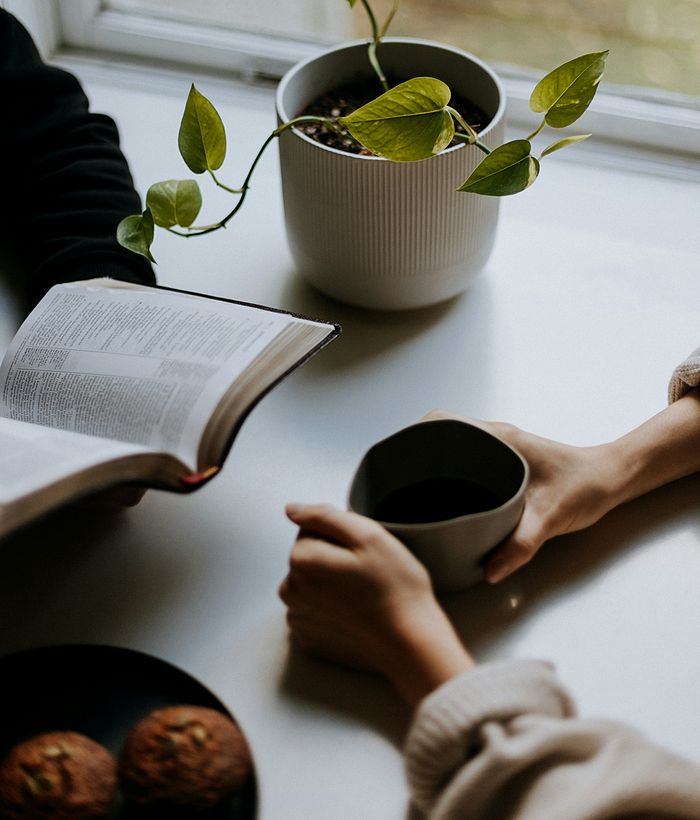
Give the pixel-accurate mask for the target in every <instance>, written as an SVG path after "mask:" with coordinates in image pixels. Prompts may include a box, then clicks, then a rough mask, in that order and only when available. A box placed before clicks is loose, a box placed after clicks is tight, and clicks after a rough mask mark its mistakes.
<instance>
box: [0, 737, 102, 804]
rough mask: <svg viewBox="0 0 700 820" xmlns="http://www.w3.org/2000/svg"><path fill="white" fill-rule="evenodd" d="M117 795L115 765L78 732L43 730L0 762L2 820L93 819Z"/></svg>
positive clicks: (91, 741)
mask: <svg viewBox="0 0 700 820" xmlns="http://www.w3.org/2000/svg"><path fill="white" fill-rule="evenodd" d="M116 793H117V764H116V761H115V759H114V758H113V757H112V755H111V754H110V753H109V752H108V751H107V749H105V748H104V746H101V745H100V744H99V743H97V742H95V741H94V740H91V739H90V738H89V737H85V735H81V734H78V733H77V732H47V733H46V734H42V735H36V736H35V737H32V738H30V739H29V740H25V741H23V742H22V743H20V744H18V745H17V746H15V747H14V748H13V749H12V750H11V751H10V753H9V754H8V755H7V757H5V759H4V760H3V761H2V764H0V817H2V818H3V820H97V818H102V817H106V816H107V815H108V814H109V811H110V808H111V806H112V804H113V802H114V799H115V797H116Z"/></svg>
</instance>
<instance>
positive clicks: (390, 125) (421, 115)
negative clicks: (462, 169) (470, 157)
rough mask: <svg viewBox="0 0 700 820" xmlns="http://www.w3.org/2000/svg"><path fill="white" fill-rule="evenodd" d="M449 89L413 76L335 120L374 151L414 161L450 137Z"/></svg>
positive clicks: (436, 149) (397, 159) (445, 143)
mask: <svg viewBox="0 0 700 820" xmlns="http://www.w3.org/2000/svg"><path fill="white" fill-rule="evenodd" d="M450 96H451V92H450V89H449V87H448V86H447V85H445V83H443V82H442V81H441V80H436V79H434V78H432V77H415V78H414V79H412V80H408V81H407V82H405V83H401V84H400V85H397V86H395V87H394V88H391V89H390V90H389V91H387V92H385V93H384V94H382V95H381V97H377V99H376V100H372V102H369V103H367V105H363V106H362V108H358V109H357V111H353V113H352V114H350V115H349V116H347V117H340V118H339V119H338V122H339V123H341V125H344V126H345V127H346V128H347V129H348V131H349V132H350V133H351V134H352V136H353V137H355V139H356V140H357V141H358V142H360V143H361V144H362V145H364V146H365V148H368V149H369V150H370V151H371V152H372V153H373V154H377V155H378V156H380V157H386V159H391V160H394V161H395V162H415V161H416V160H421V159H427V158H428V157H432V156H434V155H435V154H438V153H440V151H442V150H443V148H446V147H447V146H448V145H449V144H450V142H451V141H452V137H453V136H454V130H455V129H454V123H453V122H452V117H451V116H450V114H449V112H448V111H447V110H446V108H447V104H448V103H449V101H450Z"/></svg>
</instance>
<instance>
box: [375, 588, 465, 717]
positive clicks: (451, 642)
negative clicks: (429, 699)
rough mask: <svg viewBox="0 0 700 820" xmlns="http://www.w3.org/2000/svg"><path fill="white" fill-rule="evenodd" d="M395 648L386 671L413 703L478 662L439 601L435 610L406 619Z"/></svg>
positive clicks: (405, 699)
mask: <svg viewBox="0 0 700 820" xmlns="http://www.w3.org/2000/svg"><path fill="white" fill-rule="evenodd" d="M394 648H395V649H396V652H395V653H391V656H390V657H388V658H387V667H386V669H385V670H384V674H385V675H386V676H387V677H388V678H389V680H390V681H391V682H392V684H393V685H394V687H395V689H396V690H397V692H398V694H399V696H400V697H401V699H402V700H403V701H404V702H405V703H407V704H408V705H409V706H411V707H415V706H417V705H418V703H419V702H420V701H421V700H423V698H424V697H426V696H427V695H429V694H430V693H431V692H432V691H433V690H435V689H437V688H438V687H439V686H441V685H442V684H443V683H445V682H446V681H448V680H450V679H451V678H454V677H456V676H457V675H461V674H462V673H463V672H466V671H468V670H469V669H472V668H473V667H474V666H475V665H476V664H475V662H474V660H473V659H472V657H471V656H470V654H469V652H468V651H467V650H466V648H465V647H464V645H463V644H462V642H461V640H460V639H459V636H458V635H457V633H456V632H455V630H454V628H453V626H452V624H451V623H450V621H449V620H448V618H447V616H446V615H445V613H444V612H443V610H442V609H441V608H440V607H439V605H438V604H437V602H434V608H433V609H432V611H430V612H423V613H420V612H416V613H414V614H413V615H412V616H409V617H408V618H405V619H404V621H403V623H402V624H401V625H400V626H399V627H398V629H397V634H396V639H395V643H394Z"/></svg>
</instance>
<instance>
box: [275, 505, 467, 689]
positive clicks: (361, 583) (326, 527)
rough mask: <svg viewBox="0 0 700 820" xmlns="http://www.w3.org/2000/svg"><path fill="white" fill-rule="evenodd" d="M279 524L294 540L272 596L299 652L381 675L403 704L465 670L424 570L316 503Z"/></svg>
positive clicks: (402, 550) (357, 523)
mask: <svg viewBox="0 0 700 820" xmlns="http://www.w3.org/2000/svg"><path fill="white" fill-rule="evenodd" d="M287 515H288V517H289V518H290V520H291V521H293V522H294V523H295V524H297V525H298V526H299V528H300V531H299V535H298V537H297V540H296V543H295V544H294V547H293V549H292V553H291V557H290V562H289V563H290V571H289V574H288V575H287V577H286V578H285V579H284V581H283V582H282V584H281V586H280V590H279V594H280V597H281V598H282V600H283V601H284V603H285V604H286V605H287V608H288V612H287V622H288V624H289V628H290V632H291V635H292V638H293V640H294V641H295V642H296V643H297V644H298V646H299V647H300V648H301V649H303V650H304V651H306V652H309V653H310V654H312V655H316V656H319V657H322V658H325V659H327V660H332V661H335V662H338V663H342V664H344V665H347V666H351V667H355V668H358V669H364V670H371V671H375V672H379V673H381V674H383V675H385V676H386V677H388V678H389V680H390V681H391V682H392V683H393V684H394V685H395V686H396V688H397V690H398V692H399V694H400V695H401V696H402V698H403V699H404V700H405V701H406V702H407V703H409V704H411V705H415V704H416V703H418V701H419V700H421V698H423V697H424V696H425V695H427V694H428V693H429V692H431V691H432V690H433V689H435V688H436V687H437V686H439V685H440V684H441V683H443V682H444V681H446V680H448V679H449V678H451V677H453V676H455V675H457V674H459V673H461V672H463V671H465V670H467V669H469V668H471V667H472V666H473V661H472V660H471V658H470V657H469V655H468V654H467V651H466V650H465V648H464V647H463V646H462V644H461V642H460V640H459V638H458V637H457V635H456V633H455V631H454V629H453V628H452V625H451V624H450V622H449V620H448V619H447V616H446V615H445V613H444V612H443V610H442V609H441V608H440V605H439V604H438V602H437V600H436V599H435V596H434V594H433V590H432V585H431V583H430V578H429V576H428V573H427V571H426V569H425V567H423V565H422V564H421V563H420V562H419V561H418V560H417V559H416V558H415V557H414V556H413V555H412V554H411V553H410V552H409V551H408V550H407V549H406V547H405V546H404V545H403V544H402V543H401V542H400V541H398V540H397V539H396V538H394V536H392V535H390V534H389V533H388V532H387V531H386V530H385V529H384V528H383V527H382V526H381V525H379V524H378V523H377V522H376V521H372V520H371V519H369V518H365V517H364V516H361V515H358V514H356V513H350V512H343V511H341V510H339V509H336V508H334V507H331V506H329V505H325V504H324V505H301V504H290V505H289V506H288V507H287Z"/></svg>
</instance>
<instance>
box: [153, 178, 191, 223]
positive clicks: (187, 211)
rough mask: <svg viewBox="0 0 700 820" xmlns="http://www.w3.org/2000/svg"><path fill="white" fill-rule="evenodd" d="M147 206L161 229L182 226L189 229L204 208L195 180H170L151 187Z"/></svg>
mask: <svg viewBox="0 0 700 820" xmlns="http://www.w3.org/2000/svg"><path fill="white" fill-rule="evenodd" d="M146 206H147V207H148V208H149V209H150V211H151V214H152V215H153V221H154V222H155V223H156V225H160V227H161V228H172V227H173V225H182V227H183V228H188V227H189V226H190V225H191V224H192V223H193V222H194V221H195V219H196V218H197V214H198V213H199V211H200V209H201V207H202V194H201V193H200V190H199V185H197V183H196V182H195V181H194V180H193V179H168V180H165V181H164V182H156V183H155V185H151V187H150V188H149V189H148V193H147V194H146Z"/></svg>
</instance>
